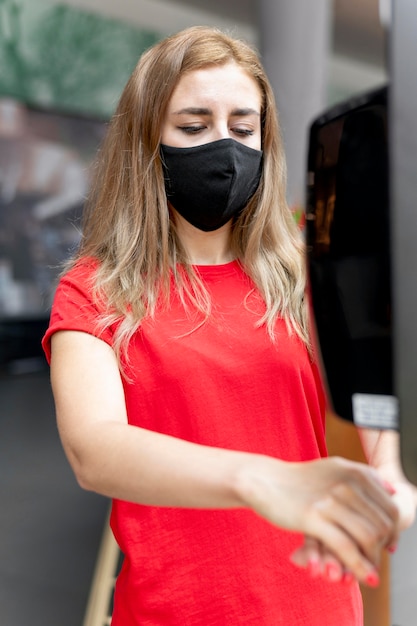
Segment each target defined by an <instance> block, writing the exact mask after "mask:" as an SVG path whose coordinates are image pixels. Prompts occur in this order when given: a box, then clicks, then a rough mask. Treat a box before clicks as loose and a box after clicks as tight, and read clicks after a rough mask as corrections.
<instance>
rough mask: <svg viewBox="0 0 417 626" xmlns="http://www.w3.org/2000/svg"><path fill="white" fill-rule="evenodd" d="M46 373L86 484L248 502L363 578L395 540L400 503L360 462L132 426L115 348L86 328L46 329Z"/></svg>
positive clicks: (200, 501)
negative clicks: (206, 441)
mask: <svg viewBox="0 0 417 626" xmlns="http://www.w3.org/2000/svg"><path fill="white" fill-rule="evenodd" d="M51 380H52V387H53V393H54V398H55V404H56V412H57V421H58V428H59V432H60V436H61V440H62V443H63V446H64V449H65V451H66V454H67V457H68V459H69V462H70V464H71V466H72V468H73V470H74V473H75V475H76V476H77V479H78V481H79V483H80V485H81V486H82V487H84V488H86V489H89V490H93V491H97V492H99V493H102V494H103V495H106V496H109V497H115V498H118V499H123V500H128V501H132V502H138V503H142V504H149V505H155V506H179V507H191V508H238V507H244V508H250V509H252V510H253V511H254V512H256V513H257V514H259V515H261V516H262V517H264V518H265V519H267V520H269V521H270V522H272V523H273V524H276V525H277V526H280V527H282V528H287V529H292V530H297V531H300V532H302V533H304V534H306V535H309V536H311V537H313V538H316V539H318V540H319V541H321V542H322V543H323V544H324V545H325V546H327V548H328V549H329V550H331V551H332V552H333V553H334V554H335V555H336V556H337V558H338V559H340V561H341V562H342V563H343V565H344V566H345V567H346V568H347V569H349V570H350V571H351V572H352V573H353V574H354V575H355V576H356V577H357V578H358V579H359V580H361V581H364V582H366V580H367V578H368V577H369V576H370V575H372V573H373V572H374V568H375V566H376V565H377V563H378V560H379V555H380V551H381V549H382V547H383V546H385V545H387V544H390V543H392V542H395V541H396V539H397V517H398V511H397V508H396V506H395V505H394V504H393V502H392V501H391V498H390V497H389V495H388V494H387V492H386V490H385V488H384V486H383V483H382V482H381V480H380V479H379V478H378V476H377V473H376V472H375V471H374V470H372V469H371V468H369V467H367V466H365V465H362V464H357V463H352V462H350V461H346V460H343V459H335V458H333V459H320V460H316V461H310V462H306V463H287V462H284V461H281V460H278V459H275V458H271V457H267V456H262V455H256V454H250V453H244V452H235V451H229V450H223V449H218V448H211V447H207V446H201V445H197V444H194V443H190V442H187V441H183V440H180V439H177V438H174V437H170V436H167V435H163V434H159V433H155V432H151V431H148V430H144V429H141V428H138V427H136V426H131V425H129V424H128V420H127V415H126V408H125V399H124V392H123V386H122V382H121V377H120V374H119V370H118V365H117V361H116V358H115V355H114V353H113V351H112V349H111V348H110V346H108V345H107V344H106V343H105V342H103V341H101V340H99V339H97V338H95V337H92V336H91V335H89V334H87V333H80V332H73V331H60V332H57V333H56V334H55V335H54V336H53V337H52V359H51Z"/></svg>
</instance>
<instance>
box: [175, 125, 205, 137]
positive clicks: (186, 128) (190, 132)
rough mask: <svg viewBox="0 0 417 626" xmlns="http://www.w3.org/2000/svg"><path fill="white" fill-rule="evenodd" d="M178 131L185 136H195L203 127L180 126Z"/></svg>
mask: <svg viewBox="0 0 417 626" xmlns="http://www.w3.org/2000/svg"><path fill="white" fill-rule="evenodd" d="M179 128H180V130H181V131H182V132H184V133H186V134H187V135H195V134H196V133H198V132H200V131H201V130H204V128H205V127H204V126H180V127H179Z"/></svg>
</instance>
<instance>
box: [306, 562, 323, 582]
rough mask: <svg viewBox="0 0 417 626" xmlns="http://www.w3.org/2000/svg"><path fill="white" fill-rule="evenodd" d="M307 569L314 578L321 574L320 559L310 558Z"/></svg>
mask: <svg viewBox="0 0 417 626" xmlns="http://www.w3.org/2000/svg"><path fill="white" fill-rule="evenodd" d="M307 571H308V573H309V574H310V576H311V577H312V578H317V577H318V576H319V575H320V563H319V561H318V559H310V560H309V561H308V564H307Z"/></svg>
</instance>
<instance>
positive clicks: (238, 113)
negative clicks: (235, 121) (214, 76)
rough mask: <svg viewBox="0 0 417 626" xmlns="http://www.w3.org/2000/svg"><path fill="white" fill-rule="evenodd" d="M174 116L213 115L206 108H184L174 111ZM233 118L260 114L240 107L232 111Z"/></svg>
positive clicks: (248, 108) (254, 110)
mask: <svg viewBox="0 0 417 626" xmlns="http://www.w3.org/2000/svg"><path fill="white" fill-rule="evenodd" d="M174 115H206V116H209V115H213V111H212V110H211V109H209V108H206V107H185V108H183V109H180V110H179V111H174ZM231 115H232V116H233V117H244V116H247V115H257V116H258V117H259V116H260V112H259V111H257V110H256V109H252V108H250V107H242V108H237V109H233V111H232V112H231Z"/></svg>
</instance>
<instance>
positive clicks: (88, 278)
mask: <svg viewBox="0 0 417 626" xmlns="http://www.w3.org/2000/svg"><path fill="white" fill-rule="evenodd" d="M99 267H100V262H99V261H98V259H96V258H94V257H89V256H88V257H87V256H85V257H79V258H75V259H73V260H72V261H70V262H69V263H68V265H67V267H66V268H65V270H64V272H63V273H62V274H61V277H60V281H59V282H60V283H67V284H68V283H84V284H85V286H87V285H89V284H91V283H92V282H93V281H94V278H95V275H96V273H97V270H98V268H99Z"/></svg>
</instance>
